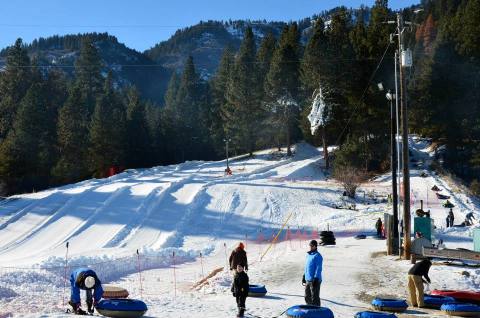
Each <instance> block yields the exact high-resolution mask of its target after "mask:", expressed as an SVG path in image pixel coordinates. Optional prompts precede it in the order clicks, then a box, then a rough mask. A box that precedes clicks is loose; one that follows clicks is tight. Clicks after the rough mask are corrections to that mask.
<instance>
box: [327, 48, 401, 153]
mask: <svg viewBox="0 0 480 318" xmlns="http://www.w3.org/2000/svg"><path fill="white" fill-rule="evenodd" d="M391 44H392V43H391V42H390V41H389V42H388V45H387V48H386V49H385V52H383V55H382V57H381V59H380V61H379V62H378V64H377V67H376V68H375V70H374V71H373V73H372V75H371V76H370V79H369V80H368V82H367V85H366V86H365V89H364V90H363V93H362V96H361V97H360V101H359V102H358V103H357V104H356V105H355V106H354V107H353V110H352V112H351V113H350V117H349V118H348V121H347V123H346V124H345V126H344V127H343V130H342V132H341V133H340V135H339V136H338V138H337V141H336V142H335V145H338V142H339V141H340V139H341V138H342V136H343V134H344V133H345V131H346V130H347V127H348V126H349V125H350V122H351V121H352V119H353V116H354V115H355V113H356V111H357V109H358V107H359V106H360V103H361V102H362V101H363V99H364V98H365V95H366V94H367V91H368V88H369V87H370V84H371V83H372V80H373V78H374V77H375V75H376V74H377V71H378V69H379V68H380V65H382V63H383V61H384V60H385V56H386V55H387V52H388V49H389V48H390V45H391Z"/></svg>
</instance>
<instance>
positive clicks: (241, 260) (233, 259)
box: [228, 242, 248, 275]
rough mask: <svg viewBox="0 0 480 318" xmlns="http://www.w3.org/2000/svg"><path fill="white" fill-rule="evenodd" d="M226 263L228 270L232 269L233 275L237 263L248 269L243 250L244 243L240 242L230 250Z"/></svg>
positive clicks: (245, 253)
mask: <svg viewBox="0 0 480 318" xmlns="http://www.w3.org/2000/svg"><path fill="white" fill-rule="evenodd" d="M228 263H229V264H230V270H231V271H233V275H235V274H236V272H235V270H236V269H237V265H242V267H243V269H244V270H245V271H248V260H247V252H245V245H243V243H242V242H240V243H238V246H237V248H236V249H234V250H233V251H232V253H231V254H230V258H229V259H228Z"/></svg>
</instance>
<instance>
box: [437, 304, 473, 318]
mask: <svg viewBox="0 0 480 318" xmlns="http://www.w3.org/2000/svg"><path fill="white" fill-rule="evenodd" d="M440 309H441V310H442V311H443V312H445V313H446V314H447V315H449V316H459V317H480V306H478V305H474V304H462V303H450V304H443V305H442V307H440Z"/></svg>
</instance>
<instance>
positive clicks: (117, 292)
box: [102, 285, 129, 299]
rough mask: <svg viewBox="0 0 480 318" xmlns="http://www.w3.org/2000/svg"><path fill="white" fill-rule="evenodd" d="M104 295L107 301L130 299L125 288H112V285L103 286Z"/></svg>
mask: <svg viewBox="0 0 480 318" xmlns="http://www.w3.org/2000/svg"><path fill="white" fill-rule="evenodd" d="M102 287H103V295H102V297H103V298H105V299H112V298H128V295H129V294H128V291H127V290H126V289H125V288H122V287H117V286H112V285H103V286H102Z"/></svg>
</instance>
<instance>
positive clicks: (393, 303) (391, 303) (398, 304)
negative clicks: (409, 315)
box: [372, 298, 408, 312]
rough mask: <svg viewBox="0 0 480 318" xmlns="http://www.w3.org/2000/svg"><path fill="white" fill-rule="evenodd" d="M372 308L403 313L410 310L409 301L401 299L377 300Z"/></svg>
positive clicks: (373, 302)
mask: <svg viewBox="0 0 480 318" xmlns="http://www.w3.org/2000/svg"><path fill="white" fill-rule="evenodd" d="M372 306H373V308H375V309H376V310H380V311H393V312H402V311H405V310H406V309H407V308H408V305H407V301H405V300H400V299H384V298H375V299H374V300H373V301H372Z"/></svg>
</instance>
